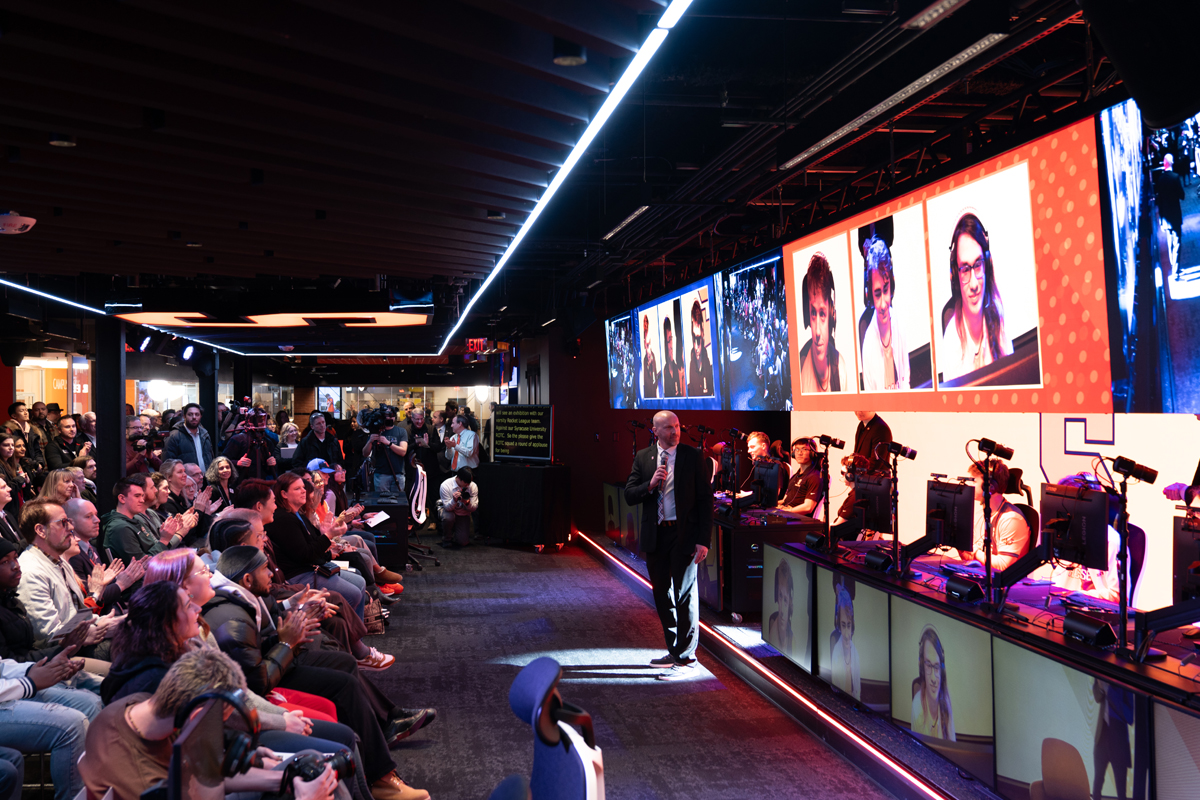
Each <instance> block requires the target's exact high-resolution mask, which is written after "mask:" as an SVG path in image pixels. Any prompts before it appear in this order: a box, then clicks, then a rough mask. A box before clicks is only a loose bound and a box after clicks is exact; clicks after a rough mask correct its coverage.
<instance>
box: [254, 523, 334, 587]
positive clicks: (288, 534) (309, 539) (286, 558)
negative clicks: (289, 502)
mask: <svg viewBox="0 0 1200 800" xmlns="http://www.w3.org/2000/svg"><path fill="white" fill-rule="evenodd" d="M266 530H267V536H268V537H269V538H270V539H271V544H272V545H274V548H275V560H276V561H278V562H279V569H280V570H282V572H283V574H284V575H286V576H287V578H288V579H289V580H290V579H292V578H294V577H295V576H297V575H300V574H302V573H305V572H312V571H313V568H314V567H317V566H319V565H321V564H324V563H325V562H326V561H328V560H329V540H328V539H326V538H325V535H324V534H322V533H321V532H320V531H318V530H316V529H315V528H313V526H312V525H310V524H309V523H308V522H307V521H305V520H301V519H300V518H299V517H297V516H296V514H295V513H289V512H287V511H284V510H283V509H282V508H279V509H276V510H275V519H274V521H272V522H271V524H270V525H267V526H266Z"/></svg>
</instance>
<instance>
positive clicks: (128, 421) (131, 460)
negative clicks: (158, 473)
mask: <svg viewBox="0 0 1200 800" xmlns="http://www.w3.org/2000/svg"><path fill="white" fill-rule="evenodd" d="M149 446H150V441H149V439H147V438H146V429H145V427H144V426H143V424H142V418H141V417H132V416H131V417H126V418H125V474H126V475H136V474H137V473H139V472H153V471H154V470H156V469H158V468H159V466H161V465H162V460H161V459H160V458H159V455H160V454H159V453H158V452H151V451H150V450H149Z"/></svg>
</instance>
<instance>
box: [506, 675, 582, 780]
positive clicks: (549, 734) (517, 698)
mask: <svg viewBox="0 0 1200 800" xmlns="http://www.w3.org/2000/svg"><path fill="white" fill-rule="evenodd" d="M561 678H562V667H561V666H559V664H558V662H557V661H555V660H554V659H552V658H545V657H543V658H539V659H536V660H534V661H533V662H531V663H530V664H528V665H527V666H526V667H525V668H524V669H522V670H521V672H520V674H518V675H517V677H516V679H515V680H514V681H513V685H512V689H510V690H509V693H508V703H509V705H510V706H511V707H512V710H513V713H514V714H516V715H517V719H520V720H522V721H523V722H526V723H528V724H529V725H531V726H532V727H533V732H534V736H533V777H532V778H531V779H530V781H529V786H530V789H531V793H532V796H533V800H604V759H603V755H602V753H601V752H600V748H598V747H596V740H595V736H594V734H593V731H592V717H591V715H590V714H588V713H587V712H586V711H584V710H583V709H582V708H578V707H576V706H573V705H570V704H569V703H566V702H564V701H563V699H562V695H560V694H559V693H558V682H559V680H560V679H561ZM573 725H578V726H579V729H580V730H578V731H577V730H575V728H574V727H572V726H573Z"/></svg>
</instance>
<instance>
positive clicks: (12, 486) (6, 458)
mask: <svg viewBox="0 0 1200 800" xmlns="http://www.w3.org/2000/svg"><path fill="white" fill-rule="evenodd" d="M17 444H18V442H17V440H16V439H15V438H14V437H13V435H12V434H11V433H9V432H8V431H7V430H6V429H4V428H0V480H3V481H4V482H5V483H6V484H7V485H8V488H9V495H8V499H7V500H4V501H3V502H0V511H5V510H7V511H9V512H10V513H11V514H12V515H13V517H14V519H15V518H16V515H17V514H19V513H20V511H21V505H22V504H23V503H24V502H25V501H26V500H32V499H33V479H32V477H31V476H30V475H29V473H27V472H26V471H25V468H24V467H23V466H22V465H21V460H20V459H19V458H18V457H17Z"/></svg>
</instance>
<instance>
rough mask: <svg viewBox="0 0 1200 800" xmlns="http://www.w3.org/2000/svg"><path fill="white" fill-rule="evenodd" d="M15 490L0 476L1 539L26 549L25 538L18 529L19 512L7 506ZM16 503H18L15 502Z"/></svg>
mask: <svg viewBox="0 0 1200 800" xmlns="http://www.w3.org/2000/svg"><path fill="white" fill-rule="evenodd" d="M12 493H13V490H12V488H11V487H10V486H9V484H8V482H7V481H6V480H4V478H0V539H5V540H7V541H8V542H9V543H10V544H13V545H16V547H17V551H18V552H20V551H21V550H24V549H25V540H24V539H23V538H22V537H21V534H20V532H19V531H18V529H17V514H16V513H14V512H13V511H11V510H9V509H8V508H6V506H8V505H9V498H11V497H12ZM13 505H16V503H13Z"/></svg>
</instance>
